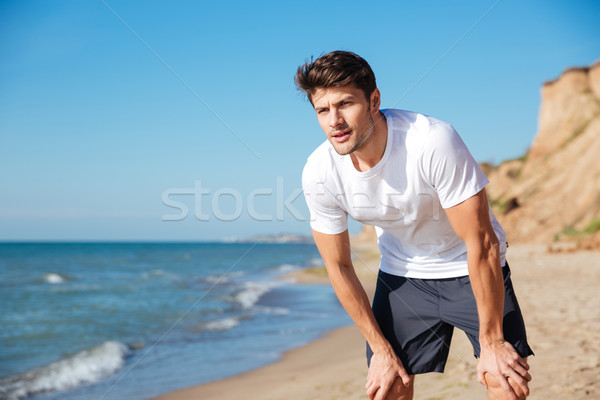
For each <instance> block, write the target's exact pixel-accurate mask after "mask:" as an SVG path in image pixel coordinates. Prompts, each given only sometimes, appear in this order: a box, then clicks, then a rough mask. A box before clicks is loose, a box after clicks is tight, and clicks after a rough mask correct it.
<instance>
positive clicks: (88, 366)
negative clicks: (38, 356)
mask: <svg viewBox="0 0 600 400" xmlns="http://www.w3.org/2000/svg"><path fill="white" fill-rule="evenodd" d="M129 352H130V350H129V348H128V347H127V346H126V345H124V344H123V343H119V342H114V341H109V342H104V343H102V344H100V345H98V346H95V347H92V348H90V349H86V350H82V351H79V352H77V353H75V354H73V355H72V356H70V357H67V358H64V359H62V360H58V361H55V362H53V363H51V364H48V365H45V366H42V367H37V368H34V369H31V370H29V371H26V372H24V373H21V374H17V375H13V376H9V377H6V378H2V379H0V398H2V399H7V400H17V399H20V398H22V397H26V396H30V395H32V394H36V393H42V392H50V391H59V390H66V389H71V388H74V387H76V386H79V385H81V384H84V383H92V382H97V381H99V380H101V379H104V378H106V377H108V376H110V375H112V374H114V373H115V372H117V371H118V370H119V369H121V368H122V367H123V365H124V364H125V358H126V357H127V355H128V354H129Z"/></svg>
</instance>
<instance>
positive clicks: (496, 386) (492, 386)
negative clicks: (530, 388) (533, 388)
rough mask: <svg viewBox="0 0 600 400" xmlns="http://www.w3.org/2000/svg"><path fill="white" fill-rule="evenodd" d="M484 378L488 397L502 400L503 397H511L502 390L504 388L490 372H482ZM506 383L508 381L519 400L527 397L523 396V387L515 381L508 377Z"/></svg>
mask: <svg viewBox="0 0 600 400" xmlns="http://www.w3.org/2000/svg"><path fill="white" fill-rule="evenodd" d="M484 379H485V381H486V383H487V385H488V399H494V400H504V399H510V398H512V397H509V396H508V394H507V393H506V392H505V391H504V389H503V388H502V386H501V385H500V382H498V380H497V379H496V378H494V376H493V375H492V374H488V373H487V372H486V373H485V374H484ZM508 383H510V386H511V387H512V388H513V390H514V392H515V394H516V395H517V398H518V399H519V400H525V399H526V398H527V396H525V393H524V392H523V389H522V388H521V386H519V384H517V383H516V382H515V381H513V380H512V379H510V378H509V379H508Z"/></svg>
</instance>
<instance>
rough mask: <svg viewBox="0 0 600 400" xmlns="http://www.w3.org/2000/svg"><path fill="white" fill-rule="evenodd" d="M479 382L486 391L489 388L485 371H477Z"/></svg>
mask: <svg viewBox="0 0 600 400" xmlns="http://www.w3.org/2000/svg"><path fill="white" fill-rule="evenodd" d="M477 382H479V383H481V384H482V385H483V386H484V387H485V388H486V389H487V388H488V384H487V381H486V379H485V371H483V370H477Z"/></svg>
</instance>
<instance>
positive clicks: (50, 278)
mask: <svg viewBox="0 0 600 400" xmlns="http://www.w3.org/2000/svg"><path fill="white" fill-rule="evenodd" d="M66 281H67V278H66V277H65V276H62V275H60V274H57V273H55V272H48V273H47V274H45V275H44V282H46V283H51V284H54V285H56V284H59V283H64V282H66Z"/></svg>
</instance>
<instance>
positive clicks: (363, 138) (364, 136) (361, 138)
mask: <svg viewBox="0 0 600 400" xmlns="http://www.w3.org/2000/svg"><path fill="white" fill-rule="evenodd" d="M367 112H368V113H369V127H368V128H367V129H366V130H365V131H364V132H362V133H361V134H359V135H358V136H357V138H356V142H355V143H354V144H353V145H352V146H351V147H350V148H348V149H344V148H341V146H339V147H340V148H338V147H336V146H335V144H334V146H333V148H334V150H335V151H336V153H338V154H339V155H340V156H346V155H348V154H351V153H354V152H355V151H356V150H358V149H360V148H361V147H362V146H363V145H364V144H365V143H367V142H368V141H369V139H371V138H372V137H373V135H374V134H375V122H374V121H373V116H372V115H371V112H370V109H369V110H368V111H367ZM341 144H342V145H344V144H345V143H341Z"/></svg>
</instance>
